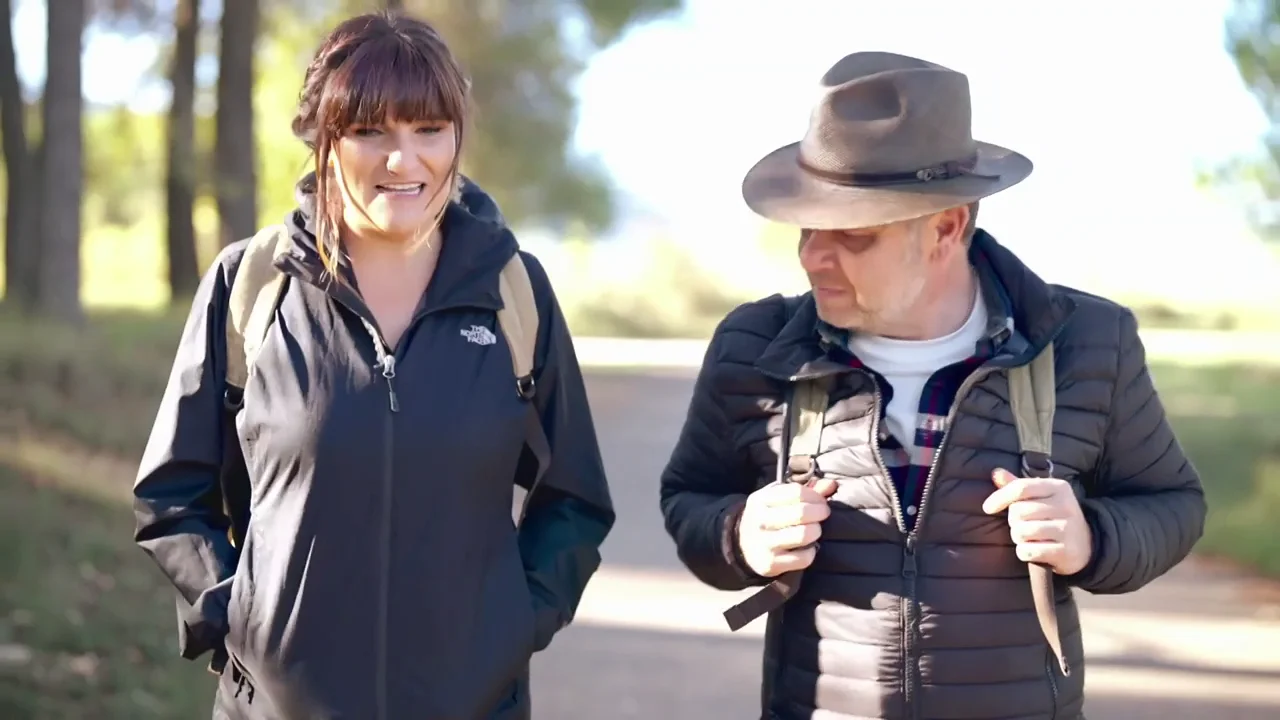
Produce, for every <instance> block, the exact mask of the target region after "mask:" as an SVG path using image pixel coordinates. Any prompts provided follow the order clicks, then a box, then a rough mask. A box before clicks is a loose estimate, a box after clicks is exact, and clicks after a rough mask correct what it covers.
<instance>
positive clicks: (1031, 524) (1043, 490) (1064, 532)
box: [982, 470, 1093, 575]
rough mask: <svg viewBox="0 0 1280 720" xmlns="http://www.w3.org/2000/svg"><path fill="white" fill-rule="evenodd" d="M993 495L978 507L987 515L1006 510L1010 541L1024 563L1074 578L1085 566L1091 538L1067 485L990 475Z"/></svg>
mask: <svg viewBox="0 0 1280 720" xmlns="http://www.w3.org/2000/svg"><path fill="white" fill-rule="evenodd" d="M991 479H992V481H993V482H995V485H996V488H997V490H996V491H995V492H993V493H991V495H990V496H989V497H987V499H986V501H985V502H983V503H982V509H983V511H984V512H986V513H987V514H989V515H995V514H996V513H1000V512H1003V511H1005V510H1008V511H1009V536H1010V537H1011V538H1013V542H1014V544H1016V545H1017V550H1018V558H1019V559H1020V560H1022V561H1023V562H1035V563H1041V564H1044V565H1048V566H1049V567H1050V568H1052V569H1053V571H1054V572H1055V573H1057V574H1059V575H1074V574H1075V573H1078V572H1080V571H1081V570H1083V569H1084V567H1085V566H1086V565H1088V564H1089V558H1090V556H1091V555H1092V554H1093V536H1092V535H1091V534H1090V532H1089V523H1088V522H1086V521H1085V519H1084V513H1083V512H1082V511H1081V510H1080V501H1078V500H1077V499H1076V494H1075V492H1074V491H1073V490H1072V489H1071V484H1070V483H1068V482H1066V481H1065V480H1058V479H1057V478H1020V477H1016V476H1015V475H1014V474H1013V473H1011V472H1009V471H1008V470H996V471H995V472H994V473H992V474H991Z"/></svg>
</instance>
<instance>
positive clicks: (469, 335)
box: [459, 325, 498, 345]
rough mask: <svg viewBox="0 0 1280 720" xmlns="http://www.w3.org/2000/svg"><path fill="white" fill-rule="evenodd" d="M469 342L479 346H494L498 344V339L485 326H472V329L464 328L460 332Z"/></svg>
mask: <svg viewBox="0 0 1280 720" xmlns="http://www.w3.org/2000/svg"><path fill="white" fill-rule="evenodd" d="M459 332H460V333H462V337H464V338H466V339H467V342H471V343H475V344H477V345H492V344H494V343H496V342H498V338H497V337H495V336H494V334H493V331H491V330H490V329H489V328H487V327H485V326H483V325H472V326H471V328H470V329H466V328H463V329H462V330H460V331H459Z"/></svg>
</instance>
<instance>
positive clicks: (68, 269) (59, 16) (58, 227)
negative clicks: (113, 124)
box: [37, 0, 85, 322]
mask: <svg viewBox="0 0 1280 720" xmlns="http://www.w3.org/2000/svg"><path fill="white" fill-rule="evenodd" d="M84 21H85V0H58V1H57V2H51V3H49V4H48V22H49V25H48V28H49V29H48V51H47V53H46V56H47V60H46V62H47V68H48V74H47V79H46V80H45V90H44V133H43V145H44V151H43V153H42V154H43V162H44V171H43V173H42V182H41V185H42V186H43V187H42V191H41V202H40V208H41V215H40V230H41V239H42V242H43V244H44V247H43V248H41V252H40V268H39V273H38V276H39V289H38V296H37V311H38V312H39V313H41V314H42V315H45V316H47V317H49V318H51V319H55V320H60V321H64V322H78V321H79V320H80V319H81V318H82V316H83V310H82V308H81V305H80V194H81V187H82V184H83V176H84V167H83V152H82V147H83V143H84V141H83V134H82V133H83V130H82V127H81V116H82V109H83V100H82V96H81V79H80V78H81V73H80V53H81V48H82V42H83V33H84Z"/></svg>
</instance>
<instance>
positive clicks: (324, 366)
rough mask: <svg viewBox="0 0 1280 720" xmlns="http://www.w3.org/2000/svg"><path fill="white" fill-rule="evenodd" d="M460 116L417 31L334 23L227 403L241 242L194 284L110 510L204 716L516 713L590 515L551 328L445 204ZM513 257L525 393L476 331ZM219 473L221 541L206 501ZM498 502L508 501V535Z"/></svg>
mask: <svg viewBox="0 0 1280 720" xmlns="http://www.w3.org/2000/svg"><path fill="white" fill-rule="evenodd" d="M466 104H467V82H466V80H465V78H464V77H463V75H462V72H461V70H460V69H459V66H458V64H457V63H456V62H455V60H454V59H453V57H452V56H451V54H450V52H449V50H448V49H447V48H446V46H445V44H444V43H443V41H442V40H441V39H440V37H439V35H438V34H437V33H436V32H435V31H434V30H433V29H432V28H431V27H430V26H428V25H426V24H424V23H421V22H418V21H415V20H411V19H407V18H404V17H398V16H394V15H366V16H361V17H357V18H354V19H351V20H348V21H346V22H344V23H342V24H341V25H340V26H338V27H337V28H336V29H335V30H334V31H333V32H332V34H331V35H330V36H329V37H328V38H327V39H326V40H325V42H324V43H323V45H322V46H321V48H320V50H319V52H318V53H317V54H316V56H315V58H314V60H313V62H312V63H311V66H310V67H309V68H308V70H307V73H306V80H305V85H304V88H303V91H302V94H301V100H300V104H299V110H298V115H297V117H296V118H295V119H294V122H293V127H294V131H295V133H296V134H297V135H298V136H299V137H300V138H301V139H303V140H304V142H306V143H307V145H308V146H309V147H310V148H311V149H312V150H313V151H314V154H315V169H314V173H313V174H309V175H308V177H306V178H304V180H303V181H302V182H300V183H299V184H298V186H297V188H296V194H297V196H298V198H299V202H298V208H297V209H296V210H295V211H294V212H293V213H291V214H290V216H289V217H288V219H287V221H286V223H285V226H286V228H287V230H288V233H287V234H284V233H282V234H281V237H282V238H284V241H283V242H284V245H285V250H286V252H285V253H284V254H283V255H282V256H281V257H279V259H278V260H277V261H276V263H275V267H276V268H277V269H278V271H279V272H281V273H283V275H282V277H283V284H282V285H281V286H280V287H281V290H280V292H279V295H278V297H277V300H276V303H277V304H276V305H275V309H274V314H272V315H270V316H269V317H270V318H271V323H270V325H269V326H267V327H266V329H265V331H264V335H263V336H262V340H261V345H260V348H259V349H258V350H257V354H256V356H255V359H254V360H253V362H252V371H251V372H250V373H249V375H248V381H247V382H246V383H245V384H244V390H243V395H242V397H235V394H236V393H235V390H236V389H235V388H234V387H229V386H228V383H227V382H226V381H225V373H226V369H227V364H228V359H229V357H230V356H229V353H228V347H227V342H226V338H225V332H224V328H225V327H226V318H227V314H228V298H229V294H230V287H231V285H232V283H233V280H234V279H235V276H236V272H237V269H238V267H239V264H240V261H241V259H242V257H243V256H244V254H245V248H246V243H245V242H240V243H237V244H235V245H232V246H230V247H228V248H227V249H226V250H225V251H223V252H222V253H221V255H220V256H219V257H218V259H217V261H216V262H215V263H214V266H213V268H212V269H211V270H210V271H209V272H208V273H207V274H206V275H205V277H204V279H203V282H202V283H201V286H200V290H199V293H198V295H197V297H196V299H195V302H194V304H193V305H192V309H191V314H190V317H189V319H188V321H187V324H186V329H185V330H184V332H183V336H182V341H181V346H180V347H179V349H178V352H177V357H176V360H175V363H174V367H173V372H172V375H171V378H170V381H169V386H168V388H167V390H166V392H165V394H164V398H163V400H162V402H161V406H160V410H159V414H158V418H157V421H156V425H155V427H154V428H153V430H152V433H151V438H150V442H149V443H148V446H147V449H146V452H145V454H144V457H143V460H142V466H141V468H140V470H139V474H138V481H137V483H136V485H135V488H134V495H135V497H136V503H135V506H136V508H137V510H136V512H137V519H138V527H137V534H136V538H137V541H138V543H139V544H140V545H141V546H142V548H143V549H144V550H145V551H146V552H147V553H148V554H149V555H150V556H151V557H152V558H154V559H155V561H156V562H157V563H158V564H159V565H160V567H161V568H162V569H163V571H164V572H165V573H166V574H167V575H168V577H169V578H170V579H171V580H172V581H173V583H174V585H175V586H176V587H177V589H178V591H179V595H180V599H179V614H180V619H181V621H180V634H181V644H182V654H183V655H184V656H185V657H187V658H196V657H199V656H201V655H202V654H204V653H205V652H210V651H211V652H213V654H214V655H213V657H214V661H213V663H212V664H211V668H212V669H214V670H215V671H216V672H219V673H220V675H221V679H220V681H219V686H218V693H217V698H216V700H215V710H214V717H226V718H237V719H239V718H245V719H249V718H252V719H255V720H256V719H259V718H261V719H263V720H266V719H267V718H270V719H271V720H293V719H295V718H297V719H299V720H301V719H303V718H305V719H306V720H313V719H315V718H338V717H341V718H361V719H364V718H371V719H375V720H401V719H402V718H503V719H505V718H519V717H528V716H529V694H528V693H529V691H528V687H527V677H528V675H527V670H528V663H529V659H530V657H531V655H532V654H533V653H534V652H536V651H539V650H541V649H543V648H545V647H546V646H547V644H548V643H550V642H551V639H552V636H553V635H554V634H555V633H556V631H558V630H559V629H560V628H562V627H563V626H565V625H566V624H567V623H568V622H569V621H570V619H571V618H572V617H573V614H574V611H575V609H576V606H577V603H578V600H579V598H580V596H581V594H582V592H583V589H584V587H585V585H586V582H587V580H588V578H589V577H590V576H591V575H592V573H593V572H594V571H595V569H596V567H597V566H598V564H599V553H598V548H599V546H600V544H601V543H602V542H603V540H604V538H605V536H606V535H607V533H608V532H609V530H610V529H611V527H612V525H613V521H614V514H613V510H612V506H611V502H610V497H609V491H608V488H607V486H606V483H605V475H604V470H603V467H602V462H601V458H600V451H599V448H598V446H597V442H596V437H595V432H594V429H593V427H592V421H591V416H590V412H589V409H588V406H587V398H586V393H585V390H584V387H583V380H582V376H581V374H580V371H579V367H578V364H577V360H576V358H575V356H574V352H573V345H572V343H571V340H570V337H569V332H568V330H567V328H566V327H565V322H564V317H563V316H562V314H561V312H560V309H559V306H558V304H557V301H556V299H555V295H554V293H553V292H552V289H551V286H550V285H549V283H548V280H547V276H546V274H545V272H544V271H543V270H542V268H541V266H540V265H539V264H538V263H537V261H536V260H535V259H534V258H533V257H532V256H530V255H528V254H526V253H523V252H521V251H519V250H518V248H517V245H516V241H515V239H514V237H513V236H512V234H511V232H510V231H509V230H508V229H506V228H505V227H504V226H503V225H502V224H501V221H500V220H491V219H485V218H481V217H477V216H476V215H475V214H473V212H472V211H471V210H468V209H467V207H464V204H463V203H461V202H458V201H455V200H456V199H457V198H458V197H459V196H461V197H462V198H463V202H466V203H467V204H469V205H470V206H471V208H472V210H476V209H477V208H482V209H483V211H484V213H487V214H496V211H495V210H494V208H493V205H492V202H491V201H490V200H489V199H488V198H487V197H486V196H485V195H484V194H483V193H482V192H481V191H479V190H478V189H477V188H475V187H474V186H470V187H469V189H468V190H467V192H466V193H461V194H460V193H458V192H456V189H457V186H458V184H459V183H460V182H461V176H460V175H459V172H458V163H459V152H460V151H461V149H462V147H463V138H464V135H463V128H464V126H465V123H466V119H467V112H466ZM479 211H480V210H477V212H479ZM517 252H521V255H520V257H521V259H522V260H523V261H524V264H525V266H526V267H527V268H528V274H529V278H530V284H531V285H532V288H533V295H534V299H535V304H536V309H537V312H538V317H539V320H540V322H539V326H538V327H539V331H538V334H537V345H536V350H535V353H534V358H535V361H534V371H533V380H534V383H533V384H532V387H531V388H525V389H531V390H533V392H532V397H528V394H526V393H521V392H517V383H516V382H514V380H513V378H514V376H513V373H512V356H511V354H510V353H509V350H508V348H507V346H506V344H505V341H504V339H503V334H502V332H500V328H499V326H498V324H497V322H496V320H495V317H496V311H497V310H498V308H499V303H500V301H499V297H500V293H499V275H500V273H501V271H502V268H503V267H504V266H505V265H506V264H507V262H508V260H510V259H511V258H512V256H513V254H515V253H517ZM233 352H234V351H233ZM226 391H229V392H228V395H227V397H228V398H230V400H231V402H230V403H229V406H230V407H231V408H232V411H233V412H234V416H233V421H232V422H227V421H226V420H225V418H226V417H227V416H228V415H229V413H227V412H226V410H224V392H226ZM531 420H532V421H531ZM224 439H229V442H228V443H227V446H228V448H229V449H230V451H229V452H226V453H225V457H224ZM539 450H541V451H542V452H538V451H539ZM540 455H541V456H543V458H544V459H543V461H542V462H539V461H538V459H537V458H538V457H539V456H540ZM237 467H238V468H239V472H240V473H242V475H241V478H240V479H241V482H244V478H245V476H244V475H243V473H245V472H246V470H247V478H248V487H249V492H248V498H249V500H248V505H247V508H248V511H249V512H248V517H249V521H248V528H247V531H246V532H245V533H244V537H243V539H242V541H241V540H239V539H238V538H237V540H238V541H237V542H236V543H234V544H233V543H232V542H230V541H229V538H228V527H229V526H230V525H232V523H231V520H230V519H229V517H228V515H229V514H230V515H233V516H234V513H230V512H229V511H228V509H227V508H225V507H224V501H225V500H227V499H229V498H228V497H225V496H224V495H225V494H224V493H222V492H220V491H221V490H222V486H223V485H234V484H235V483H234V478H233V479H232V480H228V479H227V477H228V476H234V475H235V469H236V468H237ZM220 475H221V476H223V479H222V482H220V480H219V478H220ZM514 484H519V485H521V486H524V487H526V488H529V487H532V488H533V489H532V490H531V492H530V494H529V496H528V497H527V498H526V504H525V514H524V517H523V519H522V521H521V523H520V527H519V530H518V531H517V530H516V528H515V526H514V524H513V522H512V517H511V515H512V497H513V487H514ZM233 504H234V503H233ZM232 534H233V535H234V534H235V533H232Z"/></svg>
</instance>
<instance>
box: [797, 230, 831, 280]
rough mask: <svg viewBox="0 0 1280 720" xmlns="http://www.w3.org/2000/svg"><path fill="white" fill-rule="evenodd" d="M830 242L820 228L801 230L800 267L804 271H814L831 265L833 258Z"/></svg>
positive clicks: (826, 234)
mask: <svg viewBox="0 0 1280 720" xmlns="http://www.w3.org/2000/svg"><path fill="white" fill-rule="evenodd" d="M832 250H833V247H832V244H831V240H830V239H829V237H828V233H825V232H822V231H821V230H802V231H801V232H800V267H802V268H804V270H805V272H810V273H812V272H815V271H817V270H823V269H825V268H828V267H830V266H831V262H832V260H833V254H832Z"/></svg>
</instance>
